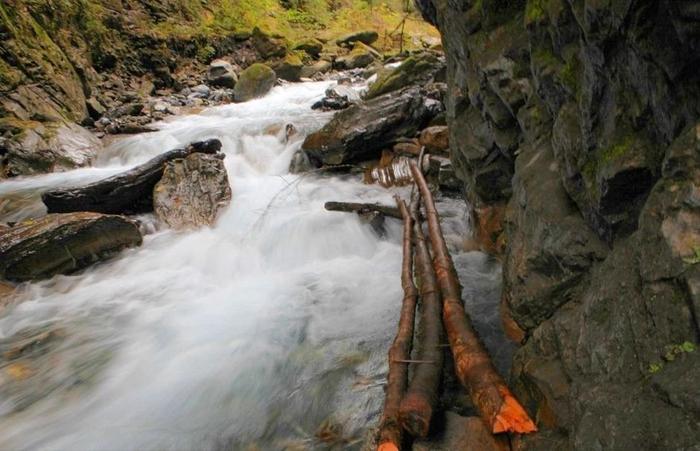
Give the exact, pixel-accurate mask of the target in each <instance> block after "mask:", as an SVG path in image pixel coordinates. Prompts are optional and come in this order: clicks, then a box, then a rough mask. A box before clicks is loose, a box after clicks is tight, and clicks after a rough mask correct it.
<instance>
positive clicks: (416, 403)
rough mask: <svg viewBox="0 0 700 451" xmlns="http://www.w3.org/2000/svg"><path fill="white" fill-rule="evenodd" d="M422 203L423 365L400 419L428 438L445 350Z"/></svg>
mask: <svg viewBox="0 0 700 451" xmlns="http://www.w3.org/2000/svg"><path fill="white" fill-rule="evenodd" d="M417 197H418V196H417ZM418 203H419V200H418V198H416V200H415V202H412V203H411V204H412V208H411V213H412V214H413V215H414V216H413V220H414V225H413V230H414V235H415V243H416V244H415V248H416V256H415V258H416V273H417V279H418V286H419V287H420V299H421V309H420V311H421V323H420V324H421V329H422V333H421V334H420V336H419V338H418V339H417V340H416V348H417V349H418V354H417V356H416V360H417V361H419V362H421V363H417V364H415V370H414V371H413V378H412V379H411V383H410V384H409V386H408V390H407V391H406V396H404V398H403V401H402V402H401V409H400V413H399V416H400V419H401V425H402V426H403V428H404V429H405V430H407V431H408V432H409V433H411V434H412V435H414V436H416V437H421V438H424V437H426V436H427V435H428V431H429V430H430V420H431V418H432V417H433V413H434V412H435V408H436V407H437V404H438V400H439V396H438V390H439V388H440V377H441V375H442V360H443V351H442V348H441V347H440V341H441V337H442V318H441V313H442V302H441V300H440V291H439V289H438V286H437V281H436V280H435V271H434V270H433V265H432V264H431V259H430V251H429V250H428V243H427V241H426V240H425V235H424V234H423V227H422V225H421V221H420V218H419V217H418V214H419V213H418ZM413 205H415V207H414V206H413Z"/></svg>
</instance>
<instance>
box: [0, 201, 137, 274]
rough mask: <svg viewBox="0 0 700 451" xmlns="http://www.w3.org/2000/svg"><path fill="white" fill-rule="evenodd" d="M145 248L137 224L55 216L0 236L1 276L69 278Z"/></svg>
mask: <svg viewBox="0 0 700 451" xmlns="http://www.w3.org/2000/svg"><path fill="white" fill-rule="evenodd" d="M140 244H141V233H140V232H139V227H138V225H137V223H135V222H134V221H131V220H129V219H126V218H124V217H121V216H112V215H102V214H98V213H87V212H81V213H70V214H51V215H47V216H44V217H43V218H40V219H37V220H27V221H24V222H22V223H20V224H17V225H15V226H14V227H11V228H10V229H6V230H3V231H0V277H2V278H5V279H8V280H13V281H26V280H35V279H43V278H47V277H51V276H53V275H56V274H67V273H70V272H73V271H77V270H79V269H82V268H85V267H86V266H89V265H91V264H93V263H95V262H98V261H100V260H103V259H105V258H107V257H109V256H110V255H112V254H114V253H115V252H118V251H120V250H122V249H124V248H127V247H132V246H138V245H140Z"/></svg>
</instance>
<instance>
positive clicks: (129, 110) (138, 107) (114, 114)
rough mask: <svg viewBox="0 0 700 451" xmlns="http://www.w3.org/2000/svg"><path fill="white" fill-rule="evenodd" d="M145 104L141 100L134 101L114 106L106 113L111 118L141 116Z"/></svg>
mask: <svg viewBox="0 0 700 451" xmlns="http://www.w3.org/2000/svg"><path fill="white" fill-rule="evenodd" d="M144 107H145V105H144V104H143V103H141V102H132V103H126V104H124V105H120V106H118V107H116V108H112V109H111V110H109V111H107V113H106V114H105V116H106V117H108V118H109V119H118V118H121V117H124V116H140V115H141V113H143V109H144Z"/></svg>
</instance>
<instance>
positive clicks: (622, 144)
mask: <svg viewBox="0 0 700 451" xmlns="http://www.w3.org/2000/svg"><path fill="white" fill-rule="evenodd" d="M633 145H634V137H633V136H631V135H629V136H626V137H625V138H623V139H622V140H621V141H619V142H618V143H617V144H614V145H612V146H610V147H606V148H604V149H602V150H601V151H600V152H599V154H598V155H599V158H598V159H599V162H600V163H601V164H605V163H610V162H612V161H614V160H617V159H618V158H620V157H622V156H624V155H626V154H627V153H628V152H629V151H630V150H631V149H632V146H633Z"/></svg>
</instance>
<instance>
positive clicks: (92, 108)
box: [85, 97, 107, 121]
mask: <svg viewBox="0 0 700 451" xmlns="http://www.w3.org/2000/svg"><path fill="white" fill-rule="evenodd" d="M85 104H86V105H87V109H88V114H89V115H90V117H91V118H92V119H93V120H95V121H96V120H98V119H99V118H101V117H102V116H104V114H105V112H106V111H107V110H106V109H105V107H104V106H103V105H102V104H101V103H100V102H99V100H97V99H96V98H94V97H90V98H89V99H87V100H86V101H85Z"/></svg>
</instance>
